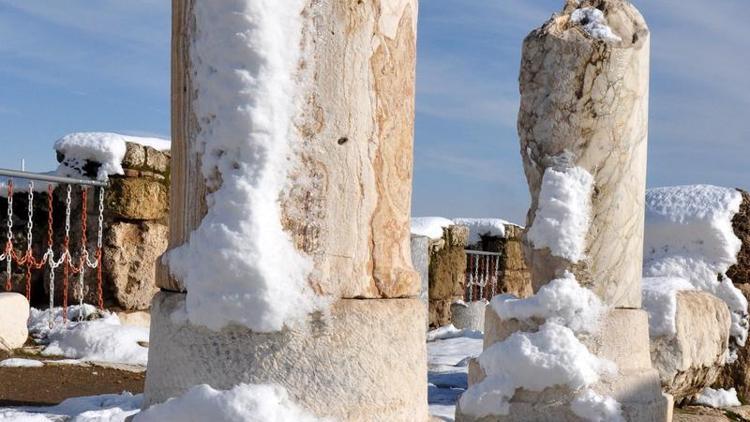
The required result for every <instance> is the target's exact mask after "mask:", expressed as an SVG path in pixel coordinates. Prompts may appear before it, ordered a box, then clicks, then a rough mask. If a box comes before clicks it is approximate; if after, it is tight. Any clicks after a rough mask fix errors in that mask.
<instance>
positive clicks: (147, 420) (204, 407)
mask: <svg viewBox="0 0 750 422" xmlns="http://www.w3.org/2000/svg"><path fill="white" fill-rule="evenodd" d="M133 420H134V421H135V422H152V421H153V422H162V421H186V422H189V421H196V422H198V421H226V422H231V421H236V422H267V421H296V422H317V421H322V419H319V418H316V417H314V416H312V415H311V414H309V413H308V412H307V411H305V410H303V409H302V408H301V407H299V406H298V405H297V404H295V403H294V402H292V400H291V399H290V398H289V395H288V393H287V392H286V390H285V389H284V388H282V387H279V386H274V385H253V384H240V385H238V386H236V387H234V388H232V389H231V390H226V391H221V390H215V389H213V388H211V387H210V386H208V385H205V384H203V385H198V386H195V387H193V388H191V389H190V390H188V391H187V392H186V393H185V394H183V395H182V396H180V397H177V398H172V399H169V400H168V401H166V402H165V403H161V404H157V405H154V406H151V407H150V408H148V409H146V410H144V411H142V412H141V413H138V414H137V415H136V416H135V418H134V419H133Z"/></svg>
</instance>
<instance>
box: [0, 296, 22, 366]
mask: <svg viewBox="0 0 750 422" xmlns="http://www.w3.org/2000/svg"><path fill="white" fill-rule="evenodd" d="M28 319H29V302H28V301H27V300H26V298H25V297H24V296H23V295H20V294H18V293H0V351H4V352H10V351H12V350H15V349H18V348H20V347H22V346H23V345H24V343H26V339H27V338H28V337H29V330H28V328H27V326H26V322H27V321H28Z"/></svg>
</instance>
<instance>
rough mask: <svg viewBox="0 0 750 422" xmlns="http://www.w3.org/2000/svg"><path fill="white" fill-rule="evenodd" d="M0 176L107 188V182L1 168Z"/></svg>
mask: <svg viewBox="0 0 750 422" xmlns="http://www.w3.org/2000/svg"><path fill="white" fill-rule="evenodd" d="M0 176H5V177H14V178H18V179H27V180H39V181H42V182H51V183H64V184H67V185H83V186H99V187H105V186H107V182H103V181H100V180H89V179H77V178H74V177H64V176H57V175H54V174H41V173H31V172H28V171H20V170H9V169H2V168H0Z"/></svg>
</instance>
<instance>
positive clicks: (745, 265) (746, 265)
mask: <svg viewBox="0 0 750 422" xmlns="http://www.w3.org/2000/svg"><path fill="white" fill-rule="evenodd" d="M740 192H741V193H742V204H741V205H740V212H738V213H737V214H735V216H734V218H732V228H733V229H734V234H735V235H736V236H737V237H738V238H739V239H740V240H741V241H742V248H741V249H740V253H738V254H737V264H735V265H733V266H731V267H730V268H729V270H728V271H727V276H728V277H729V278H731V279H732V281H733V282H734V283H735V284H740V283H750V193H748V192H745V191H743V190H741V189H740Z"/></svg>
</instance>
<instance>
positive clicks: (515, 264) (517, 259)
mask: <svg viewBox="0 0 750 422" xmlns="http://www.w3.org/2000/svg"><path fill="white" fill-rule="evenodd" d="M504 252H505V269H506V270H526V269H527V267H526V260H525V258H524V255H523V243H521V242H520V241H518V240H508V241H507V242H506V243H505V248H504Z"/></svg>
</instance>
